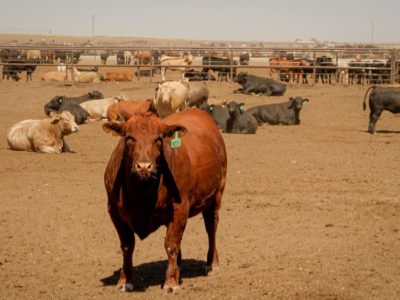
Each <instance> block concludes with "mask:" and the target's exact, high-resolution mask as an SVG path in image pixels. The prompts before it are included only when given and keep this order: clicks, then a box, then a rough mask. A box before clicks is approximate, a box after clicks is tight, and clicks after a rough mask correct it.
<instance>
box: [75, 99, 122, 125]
mask: <svg viewBox="0 0 400 300" xmlns="http://www.w3.org/2000/svg"><path fill="white" fill-rule="evenodd" d="M124 100H125V98H124V97H123V96H118V97H109V98H104V99H96V100H88V101H85V102H82V103H81V104H80V106H82V107H83V108H84V109H85V110H86V111H87V112H88V113H89V117H90V118H91V119H96V120H101V119H106V118H107V110H108V107H109V106H110V105H111V104H113V103H117V102H120V101H124Z"/></svg>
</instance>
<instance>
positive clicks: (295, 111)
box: [247, 97, 308, 125]
mask: <svg viewBox="0 0 400 300" xmlns="http://www.w3.org/2000/svg"><path fill="white" fill-rule="evenodd" d="M304 102H308V99H306V98H302V97H296V98H290V99H289V101H288V102H284V103H274V104H266V105H258V106H255V107H252V108H250V109H248V110H247V112H248V113H249V114H251V115H252V116H253V117H254V118H255V119H256V120H257V123H258V125H262V124H264V123H268V124H271V125H278V124H283V125H299V124H300V116H299V114H300V110H301V109H302V107H303V103H304Z"/></svg>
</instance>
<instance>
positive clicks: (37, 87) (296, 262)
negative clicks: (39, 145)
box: [0, 67, 400, 299]
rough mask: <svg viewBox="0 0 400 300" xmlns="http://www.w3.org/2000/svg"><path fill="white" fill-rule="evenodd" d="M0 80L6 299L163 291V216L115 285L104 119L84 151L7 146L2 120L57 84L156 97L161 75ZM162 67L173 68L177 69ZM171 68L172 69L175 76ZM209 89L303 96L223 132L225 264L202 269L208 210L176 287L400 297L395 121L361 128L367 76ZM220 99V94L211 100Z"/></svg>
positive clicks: (187, 245) (188, 239)
mask: <svg viewBox="0 0 400 300" xmlns="http://www.w3.org/2000/svg"><path fill="white" fill-rule="evenodd" d="M46 70H50V67H46V68H45V67H39V68H38V70H37V71H36V72H35V73H34V74H33V77H34V80H33V82H29V83H27V82H25V81H24V80H22V81H20V82H12V81H6V80H4V81H0V95H1V96H0V112H1V119H0V175H1V178H2V179H1V181H0V191H1V198H0V201H1V204H0V228H1V230H0V282H1V284H0V298H1V299H92V298H96V299H159V298H160V297H162V296H163V292H162V290H161V289H160V287H161V284H162V282H163V278H164V274H165V268H166V254H165V251H164V246H163V240H164V235H165V229H164V228H160V229H159V230H158V231H157V232H155V233H154V234H152V235H151V236H150V237H148V238H147V239H145V240H143V241H140V240H139V239H137V243H136V249H135V252H134V267H135V274H136V275H135V276H136V280H137V286H136V290H135V291H134V292H132V293H126V294H124V293H122V292H120V291H118V290H117V289H116V288H115V284H116V281H117V275H118V271H119V269H120V267H121V265H122V256H121V253H120V249H119V240H118V237H117V234H116V231H115V230H114V227H113V225H112V223H111V220H110V218H109V216H108V214H107V207H106V203H107V200H106V193H105V189H104V184H103V173H104V169H105V166H106V163H107V161H108V159H109V156H110V154H111V151H112V150H113V148H114V146H115V145H116V143H117V138H116V137H113V136H111V135H108V134H106V133H105V132H103V130H102V129H101V122H89V123H88V124H84V125H81V127H80V131H79V132H78V133H77V134H73V135H70V136H68V137H66V140H67V142H68V143H69V146H70V147H71V149H72V150H74V151H76V153H66V154H60V155H54V154H39V153H28V152H16V151H12V150H10V149H8V145H7V142H6V133H7V130H8V129H9V128H10V127H11V126H12V125H13V124H14V123H16V122H18V121H21V120H24V119H31V118H32V119H39V118H42V117H43V116H44V113H43V105H44V104H45V103H46V102H47V101H49V100H50V99H51V98H52V97H53V96H55V95H69V96H78V95H81V94H84V93H86V92H88V91H91V90H94V89H97V90H99V91H101V92H103V93H104V94H105V95H106V96H113V95H120V94H124V95H126V96H128V97H132V98H138V99H140V98H141V99H143V98H150V97H152V95H153V91H154V87H155V85H156V83H155V81H156V80H159V77H157V78H155V79H154V81H153V83H149V81H148V80H147V79H146V80H145V79H142V80H141V81H140V82H138V81H134V82H132V83H107V84H104V83H98V84H94V83H93V84H82V85H73V86H65V85H63V84H50V83H44V82H41V81H40V74H42V73H43V72H45V71H46ZM168 74H170V75H171V73H167V77H169V78H171V77H170V76H169V75H168ZM175 75H176V74H174V76H175ZM238 87H239V86H238V85H237V84H236V83H233V82H229V83H216V82H212V83H210V84H209V88H210V91H211V96H213V97H217V98H219V99H228V100H236V101H241V102H244V103H246V105H247V107H251V106H252V105H256V104H263V103H275V102H283V101H287V99H288V98H289V97H290V96H305V97H308V98H309V99H310V102H309V103H307V104H305V105H304V107H303V110H302V112H301V115H300V118H301V124H300V125H299V126H263V127H259V128H258V131H257V133H256V134H255V135H233V134H232V135H229V134H224V139H225V143H226V147H227V151H228V179H227V186H226V190H225V193H224V196H223V200H222V203H223V204H222V208H221V211H220V223H219V224H220V225H219V228H218V233H217V242H218V244H217V246H218V249H219V255H220V264H221V265H220V269H221V272H220V273H219V274H217V275H215V276H209V277H207V276H204V274H203V269H204V265H205V259H206V251H207V238H206V233H205V229H204V226H203V221H202V220H201V219H202V217H201V216H196V217H194V218H192V219H191V220H189V222H188V226H187V228H186V231H185V234H184V237H183V242H182V252H183V259H184V260H183V268H182V272H181V275H182V290H181V293H180V294H179V295H176V296H167V297H168V298H171V299H260V298H267V299H400V233H399V230H400V201H399V200H400V193H399V192H400V185H399V178H400V155H399V144H400V119H399V117H398V116H395V115H392V114H390V113H388V112H384V113H383V114H382V117H381V119H380V120H379V121H378V123H377V130H378V132H377V133H376V134H375V135H370V134H368V133H367V132H366V129H367V123H368V113H369V111H368V110H367V111H363V110H362V100H363V97H364V93H365V90H366V89H367V87H366V86H351V87H344V86H335V85H332V86H323V85H318V86H317V87H315V88H312V87H310V86H289V87H288V90H287V92H286V94H285V96H283V97H257V96H243V95H239V94H232V93H230V92H231V91H232V90H233V89H235V88H238ZM210 101H211V102H213V101H214V102H215V101H217V100H210Z"/></svg>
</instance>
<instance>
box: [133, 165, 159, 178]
mask: <svg viewBox="0 0 400 300" xmlns="http://www.w3.org/2000/svg"><path fill="white" fill-rule="evenodd" d="M134 172H135V174H136V175H137V176H138V177H139V178H140V179H142V180H147V179H149V178H150V177H151V176H152V175H153V173H155V166H154V164H153V163H152V162H137V163H136V164H135V165H134Z"/></svg>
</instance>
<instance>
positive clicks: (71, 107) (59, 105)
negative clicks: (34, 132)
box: [44, 96, 89, 124]
mask: <svg viewBox="0 0 400 300" xmlns="http://www.w3.org/2000/svg"><path fill="white" fill-rule="evenodd" d="M65 110H67V111H69V112H70V113H71V114H73V115H74V117H75V122H76V123H77V124H83V123H84V122H85V120H86V119H87V118H88V117H89V113H88V112H87V111H86V110H85V109H84V108H83V107H82V106H80V105H79V104H77V103H74V102H72V101H70V100H67V99H66V98H65V96H56V97H54V98H53V99H51V100H50V102H49V103H47V104H46V105H45V106H44V112H45V114H46V115H50V113H51V112H62V111H65Z"/></svg>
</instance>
